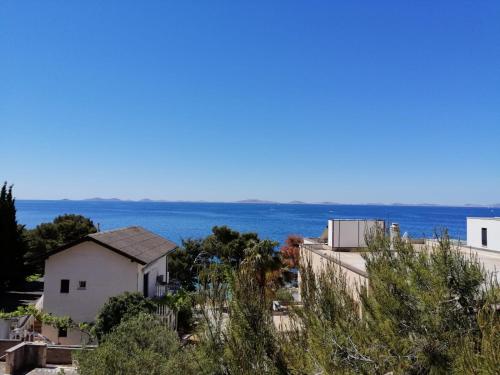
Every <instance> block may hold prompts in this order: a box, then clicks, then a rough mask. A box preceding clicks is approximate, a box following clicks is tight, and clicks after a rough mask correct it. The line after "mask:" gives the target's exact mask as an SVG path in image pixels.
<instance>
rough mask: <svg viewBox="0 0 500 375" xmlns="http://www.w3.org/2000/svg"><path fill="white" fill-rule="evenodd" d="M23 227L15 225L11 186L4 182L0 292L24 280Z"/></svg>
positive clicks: (0, 213)
mask: <svg viewBox="0 0 500 375" xmlns="http://www.w3.org/2000/svg"><path fill="white" fill-rule="evenodd" d="M25 252H26V247H25V243H24V240H23V227H22V226H20V225H18V224H17V220H16V207H15V199H14V198H13V195H12V185H11V186H7V182H5V183H4V184H3V186H2V189H1V191H0V267H1V272H0V290H5V289H7V288H10V287H12V286H15V285H17V284H18V283H20V282H22V280H24V277H25V276H26V274H25V273H26V271H25V270H26V269H25V267H24V254H25Z"/></svg>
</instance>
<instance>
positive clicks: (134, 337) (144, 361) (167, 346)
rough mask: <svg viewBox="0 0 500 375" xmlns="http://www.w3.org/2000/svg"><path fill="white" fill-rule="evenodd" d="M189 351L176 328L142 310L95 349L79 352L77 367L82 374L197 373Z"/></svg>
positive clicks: (161, 374) (151, 374)
mask: <svg viewBox="0 0 500 375" xmlns="http://www.w3.org/2000/svg"><path fill="white" fill-rule="evenodd" d="M189 353H190V352H189V351H188V350H187V349H184V350H182V349H181V346H180V342H179V338H178V337H177V334H176V333H175V332H174V331H171V330H170V329H168V328H167V327H166V326H165V325H163V324H162V323H160V322H159V321H158V320H157V319H155V318H154V317H153V316H151V315H149V314H144V313H140V314H139V315H137V316H135V317H132V318H129V319H127V320H125V321H123V322H122V323H121V324H120V325H118V326H117V327H116V329H115V330H113V331H112V332H111V333H110V334H108V335H107V336H106V341H105V342H104V343H102V344H101V345H100V346H99V347H98V348H96V349H95V350H83V351H81V352H80V353H78V354H77V366H78V370H79V372H80V374H82V375H109V374H122V375H128V374H134V375H135V374H148V375H164V374H184V375H187V374H195V373H197V371H195V369H194V365H193V363H194V361H192V360H189V358H188V356H189Z"/></svg>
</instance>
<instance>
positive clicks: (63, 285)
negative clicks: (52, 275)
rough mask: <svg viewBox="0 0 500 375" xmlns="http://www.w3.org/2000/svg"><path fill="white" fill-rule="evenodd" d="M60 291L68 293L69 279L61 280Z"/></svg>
mask: <svg viewBox="0 0 500 375" xmlns="http://www.w3.org/2000/svg"><path fill="white" fill-rule="evenodd" d="M61 293H69V280H66V279H63V280H61Z"/></svg>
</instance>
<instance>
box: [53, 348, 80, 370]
mask: <svg viewBox="0 0 500 375" xmlns="http://www.w3.org/2000/svg"><path fill="white" fill-rule="evenodd" d="M76 350H80V349H77V348H67V347H61V348H59V347H57V346H48V347H47V363H50V364H51V365H70V364H72V363H73V352H75V351H76Z"/></svg>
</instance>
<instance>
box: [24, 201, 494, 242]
mask: <svg viewBox="0 0 500 375" xmlns="http://www.w3.org/2000/svg"><path fill="white" fill-rule="evenodd" d="M16 208H17V219H18V222H19V223H20V224H23V225H25V226H26V227H27V228H34V227H35V226H37V225H38V224H40V223H44V222H50V221H52V220H53V219H54V218H55V217H56V216H58V215H62V214H81V215H84V216H86V217H89V218H90V219H92V221H93V222H94V224H96V225H99V227H100V229H101V230H110V229H117V228H123V227H127V226H132V225H137V226H141V227H144V228H146V229H148V230H151V231H153V232H155V233H157V234H159V235H161V236H164V237H166V238H168V239H170V240H172V241H174V242H177V243H179V244H180V243H181V241H182V240H183V239H189V238H201V237H205V236H207V235H208V234H210V232H211V229H212V227H214V226H216V225H219V226H220V225H227V226H229V227H231V228H233V229H235V230H237V231H242V232H256V233H258V234H259V236H260V238H263V239H271V240H274V241H277V242H279V243H283V242H284V240H285V239H286V237H287V236H288V235H290V234H297V235H301V236H304V237H318V236H319V235H320V234H321V233H322V232H323V230H324V228H325V227H326V225H327V220H328V219H333V218H340V219H353V218H355V219H371V218H376V219H383V220H385V221H386V223H388V224H391V223H399V225H400V228H401V233H404V232H407V233H408V234H409V235H410V236H411V237H413V238H421V237H433V236H434V235H435V233H436V232H439V231H441V230H442V229H445V228H446V229H447V230H448V232H449V234H450V236H451V237H452V238H455V239H462V240H465V239H466V218H467V217H469V216H481V217H493V216H500V208H496V207H495V208H487V207H447V206H403V205H344V204H342V205H340V204H332V205H327V204H279V203H198V202H152V201H145V202H132V201H103V200H99V201H71V200H58V201H55V200H52V201H49V200H17V201H16Z"/></svg>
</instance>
